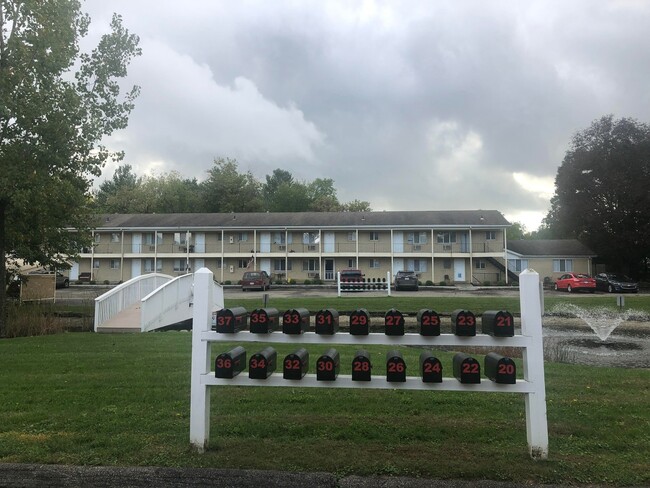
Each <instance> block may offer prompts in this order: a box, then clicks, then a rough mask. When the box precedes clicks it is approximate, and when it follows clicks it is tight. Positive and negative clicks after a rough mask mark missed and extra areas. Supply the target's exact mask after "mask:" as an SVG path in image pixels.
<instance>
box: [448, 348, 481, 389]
mask: <svg viewBox="0 0 650 488" xmlns="http://www.w3.org/2000/svg"><path fill="white" fill-rule="evenodd" d="M454 377H455V378H456V379H457V380H458V381H460V382H461V383H480V382H481V365H480V364H479V362H478V361H477V360H476V359H474V358H473V357H471V356H469V355H467V354H464V353H462V352H458V353H456V354H454Z"/></svg>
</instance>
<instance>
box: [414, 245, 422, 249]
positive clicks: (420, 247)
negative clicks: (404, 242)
mask: <svg viewBox="0 0 650 488" xmlns="http://www.w3.org/2000/svg"><path fill="white" fill-rule="evenodd" d="M413 250H414V251H421V250H422V245H421V244H413Z"/></svg>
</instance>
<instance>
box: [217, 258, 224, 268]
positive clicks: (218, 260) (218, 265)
mask: <svg viewBox="0 0 650 488" xmlns="http://www.w3.org/2000/svg"><path fill="white" fill-rule="evenodd" d="M221 268H223V260H222V259H221V258H217V269H221Z"/></svg>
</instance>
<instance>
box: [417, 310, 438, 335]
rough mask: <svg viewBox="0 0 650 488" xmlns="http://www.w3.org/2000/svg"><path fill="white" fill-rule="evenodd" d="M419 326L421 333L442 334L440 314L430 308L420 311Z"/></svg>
mask: <svg viewBox="0 0 650 488" xmlns="http://www.w3.org/2000/svg"><path fill="white" fill-rule="evenodd" d="M418 327H419V328H420V335H423V336H439V335H440V315H438V312H435V311H433V310H431V309H428V308H423V309H421V310H420V311H418Z"/></svg>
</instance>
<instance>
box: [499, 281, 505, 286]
mask: <svg viewBox="0 0 650 488" xmlns="http://www.w3.org/2000/svg"><path fill="white" fill-rule="evenodd" d="M497 286H506V282H505V281H503V280H499V281H497Z"/></svg>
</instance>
